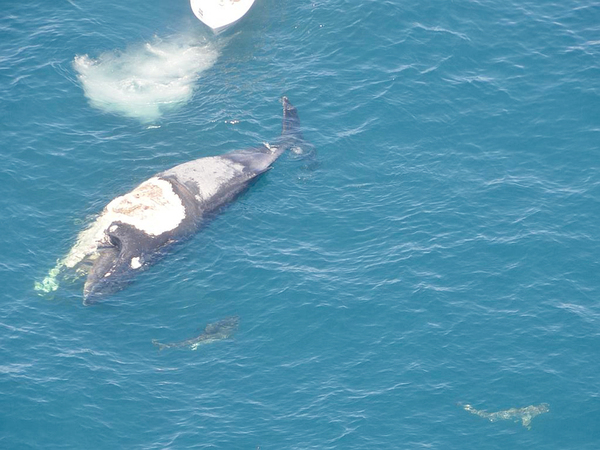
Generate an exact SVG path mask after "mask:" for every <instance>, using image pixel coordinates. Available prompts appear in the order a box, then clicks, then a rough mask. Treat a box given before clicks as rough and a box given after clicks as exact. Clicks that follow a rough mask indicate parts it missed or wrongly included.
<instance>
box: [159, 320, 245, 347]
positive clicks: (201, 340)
mask: <svg viewBox="0 0 600 450" xmlns="http://www.w3.org/2000/svg"><path fill="white" fill-rule="evenodd" d="M239 323H240V318H239V317H238V316H232V317H226V318H225V319H223V320H219V321H218V322H215V323H209V324H208V325H206V328H204V331H203V332H202V334H201V335H200V336H196V337H193V338H190V339H186V340H184V341H179V342H171V343H169V344H161V343H160V342H158V341H157V340H156V339H154V340H153V341H152V343H153V344H154V345H156V346H157V347H158V350H159V351H160V350H164V349H165V348H181V347H189V348H190V349H192V350H198V347H200V346H201V345H205V344H212V343H213V342H217V341H222V340H224V339H231V337H232V336H233V334H234V333H235V332H236V331H237V329H238V325H239Z"/></svg>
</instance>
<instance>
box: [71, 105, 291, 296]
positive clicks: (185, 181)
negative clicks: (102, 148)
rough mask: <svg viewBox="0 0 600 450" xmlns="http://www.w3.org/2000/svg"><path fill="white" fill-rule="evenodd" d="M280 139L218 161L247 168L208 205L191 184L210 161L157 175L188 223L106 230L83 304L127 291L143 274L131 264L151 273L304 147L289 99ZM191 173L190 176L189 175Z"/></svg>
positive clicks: (116, 224)
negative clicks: (197, 168)
mask: <svg viewBox="0 0 600 450" xmlns="http://www.w3.org/2000/svg"><path fill="white" fill-rule="evenodd" d="M282 103H283V120H282V133H281V136H280V137H279V138H278V139H277V141H276V142H275V143H274V144H273V145H271V146H267V145H263V146H262V147H258V148H252V149H247V150H235V151H232V152H229V153H225V154H223V155H219V156H218V158H222V159H224V160H230V161H232V162H235V163H237V164H240V165H241V166H243V169H242V171H241V172H240V173H239V174H238V175H237V176H236V177H235V178H234V179H232V180H229V182H227V183H224V184H223V185H220V186H219V188H218V191H217V192H216V193H215V194H214V195H211V197H210V198H208V199H206V198H205V199H202V200H199V198H200V196H199V188H198V186H197V185H196V184H195V181H199V182H201V180H193V179H191V178H190V173H193V167H194V165H195V164H196V165H197V164H202V161H203V160H205V159H206V158H200V159H197V160H193V161H189V162H186V163H183V164H180V165H178V166H175V167H173V168H171V169H168V170H166V171H164V172H161V173H159V174H157V175H156V177H158V178H160V179H163V180H166V181H168V182H169V183H170V184H171V186H172V187H173V191H174V192H175V194H176V195H177V196H178V197H179V199H180V200H181V202H182V204H183V206H184V208H185V218H184V219H183V220H182V221H181V223H179V225H178V226H177V227H176V228H174V229H172V230H170V231H167V232H164V233H162V234H160V235H158V236H153V235H149V234H146V233H145V232H144V231H141V230H139V229H137V228H135V227H134V226H132V225H130V224H126V223H122V222H113V223H111V225H110V226H109V227H108V228H107V229H106V230H105V235H106V239H105V241H106V243H104V244H103V245H102V247H100V248H98V256H97V258H96V259H95V261H94V263H93V265H92V267H91V268H90V270H89V273H88V276H87V279H86V281H85V285H84V289H83V304H84V305H92V304H94V303H96V302H97V301H98V300H100V299H102V298H104V297H106V296H108V295H111V294H114V293H116V292H118V291H120V290H122V289H124V288H125V287H126V286H127V285H128V284H129V283H130V282H131V281H132V279H133V278H134V276H135V274H136V273H137V272H139V271H140V270H139V269H137V270H136V269H133V268H132V267H131V261H132V258H134V257H135V258H139V260H140V261H141V263H142V264H143V266H144V267H147V266H149V265H151V264H153V263H154V262H156V260H157V259H158V258H159V257H160V256H162V255H164V253H165V250H166V249H168V248H169V247H170V246H171V245H173V244H174V243H176V242H180V241H182V240H185V239H186V238H189V237H191V236H192V235H194V234H195V233H196V232H197V231H198V229H199V228H200V226H201V224H202V223H203V222H204V221H205V220H207V219H208V218H211V217H213V216H214V215H215V214H216V213H217V212H218V211H219V210H220V209H221V208H222V207H223V206H224V205H226V204H228V203H229V202H231V201H233V200H235V198H236V197H237V196H238V195H239V194H240V193H241V192H243V191H244V190H246V189H247V188H248V187H249V186H250V185H251V184H252V182H253V181H255V180H256V179H257V178H258V177H259V176H260V175H261V174H263V173H264V172H266V171H267V170H268V169H269V168H270V167H271V165H272V164H273V162H275V161H276V160H277V158H279V157H280V156H281V154H282V153H284V152H285V150H287V149H289V148H291V147H293V146H300V145H301V141H302V134H301V131H300V120H299V118H298V113H297V111H296V108H295V107H294V106H293V105H292V104H291V103H290V102H289V100H288V99H287V97H283V98H282ZM190 170H192V172H190Z"/></svg>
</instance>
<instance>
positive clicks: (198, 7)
mask: <svg viewBox="0 0 600 450" xmlns="http://www.w3.org/2000/svg"><path fill="white" fill-rule="evenodd" d="M253 4H254V0H190V6H191V7H192V11H193V12H194V15H195V16H196V17H197V18H198V19H200V21H201V22H203V23H204V24H206V25H208V26H209V27H210V28H211V29H212V30H213V32H214V33H215V34H218V33H220V32H222V31H224V30H225V29H227V28H229V27H230V26H231V25H233V24H234V23H236V22H238V21H239V20H240V19H241V18H242V17H244V15H245V14H246V13H247V12H248V11H249V10H250V8H251V7H252V5H253Z"/></svg>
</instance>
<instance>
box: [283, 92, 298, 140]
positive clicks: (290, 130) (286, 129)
mask: <svg viewBox="0 0 600 450" xmlns="http://www.w3.org/2000/svg"><path fill="white" fill-rule="evenodd" d="M281 103H282V104H283V124H282V130H281V135H282V137H285V138H288V139H294V140H303V137H302V131H300V118H299V117H298V110H297V109H296V107H295V106H294V105H292V104H291V103H290V101H289V99H288V98H287V97H285V96H283V97H282V98H281Z"/></svg>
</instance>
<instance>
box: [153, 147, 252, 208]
mask: <svg viewBox="0 0 600 450" xmlns="http://www.w3.org/2000/svg"><path fill="white" fill-rule="evenodd" d="M243 171H244V166H243V165H242V164H239V163H236V162H233V161H231V160H229V159H227V158H221V157H220V156H209V157H206V158H202V159H197V160H195V161H190V162H187V163H184V164H180V165H179V166H175V167H173V168H172V169H169V170H167V171H166V172H164V175H165V176H168V175H174V176H176V177H177V180H178V181H179V182H180V183H183V184H188V183H193V184H194V185H195V186H197V187H198V190H199V195H198V196H199V197H200V198H197V200H198V201H200V202H202V201H207V200H210V198H211V197H213V196H214V195H215V194H217V193H218V192H219V189H220V188H221V186H223V185H224V184H226V183H228V182H229V181H231V180H233V179H234V178H239V177H240V175H241V174H242V173H243Z"/></svg>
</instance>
